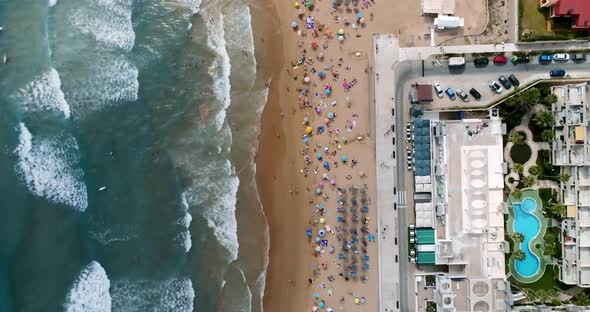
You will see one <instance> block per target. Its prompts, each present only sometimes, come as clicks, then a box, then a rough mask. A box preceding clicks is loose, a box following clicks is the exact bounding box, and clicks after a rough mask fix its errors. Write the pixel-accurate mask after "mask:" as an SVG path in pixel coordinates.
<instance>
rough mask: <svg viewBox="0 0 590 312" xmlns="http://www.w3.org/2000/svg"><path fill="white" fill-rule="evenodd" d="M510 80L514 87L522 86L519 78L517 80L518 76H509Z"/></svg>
mask: <svg viewBox="0 0 590 312" xmlns="http://www.w3.org/2000/svg"><path fill="white" fill-rule="evenodd" d="M508 80H509V81H510V82H511V83H512V85H514V87H518V86H520V81H519V80H518V78H516V76H514V74H512V75H510V76H508Z"/></svg>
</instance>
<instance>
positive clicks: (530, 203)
mask: <svg viewBox="0 0 590 312" xmlns="http://www.w3.org/2000/svg"><path fill="white" fill-rule="evenodd" d="M535 209H537V203H536V202H535V200H533V199H531V198H525V199H524V200H523V201H522V202H521V203H516V204H514V232H515V233H522V234H523V235H524V241H523V242H522V243H520V249H521V250H522V251H524V253H525V255H526V258H525V259H524V260H523V261H515V267H516V271H517V272H518V274H520V275H522V276H524V277H529V276H532V275H534V274H535V273H537V271H539V266H540V262H539V259H538V258H537V256H536V255H535V254H533V253H532V252H531V249H530V246H529V245H530V241H531V240H532V239H533V238H535V236H537V234H538V233H539V230H540V229H541V222H540V221H539V219H537V217H536V216H535V215H533V214H532V212H533V211H535Z"/></svg>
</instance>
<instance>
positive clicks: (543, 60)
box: [539, 54, 553, 64]
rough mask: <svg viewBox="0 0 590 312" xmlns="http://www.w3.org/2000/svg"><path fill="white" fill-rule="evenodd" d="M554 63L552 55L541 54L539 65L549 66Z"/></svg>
mask: <svg viewBox="0 0 590 312" xmlns="http://www.w3.org/2000/svg"><path fill="white" fill-rule="evenodd" d="M551 61H553V56H551V54H541V55H539V63H541V64H548V63H551Z"/></svg>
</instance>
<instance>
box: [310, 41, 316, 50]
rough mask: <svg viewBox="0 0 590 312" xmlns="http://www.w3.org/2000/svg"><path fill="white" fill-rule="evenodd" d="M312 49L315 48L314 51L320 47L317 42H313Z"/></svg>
mask: <svg viewBox="0 0 590 312" xmlns="http://www.w3.org/2000/svg"><path fill="white" fill-rule="evenodd" d="M311 47H312V48H314V49H315V48H317V47H318V43H317V42H315V41H312V42H311Z"/></svg>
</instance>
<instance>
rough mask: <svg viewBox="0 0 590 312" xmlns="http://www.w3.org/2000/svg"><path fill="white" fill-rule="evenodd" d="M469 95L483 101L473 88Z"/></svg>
mask: <svg viewBox="0 0 590 312" xmlns="http://www.w3.org/2000/svg"><path fill="white" fill-rule="evenodd" d="M469 94H471V96H473V97H474V98H475V99H476V100H478V101H479V100H480V99H481V94H480V93H479V92H478V91H477V90H476V89H475V88H471V90H469Z"/></svg>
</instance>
